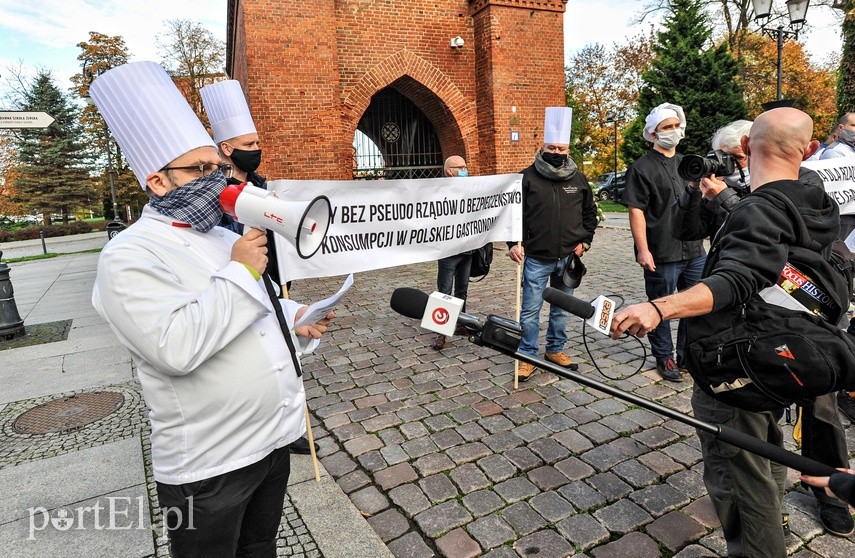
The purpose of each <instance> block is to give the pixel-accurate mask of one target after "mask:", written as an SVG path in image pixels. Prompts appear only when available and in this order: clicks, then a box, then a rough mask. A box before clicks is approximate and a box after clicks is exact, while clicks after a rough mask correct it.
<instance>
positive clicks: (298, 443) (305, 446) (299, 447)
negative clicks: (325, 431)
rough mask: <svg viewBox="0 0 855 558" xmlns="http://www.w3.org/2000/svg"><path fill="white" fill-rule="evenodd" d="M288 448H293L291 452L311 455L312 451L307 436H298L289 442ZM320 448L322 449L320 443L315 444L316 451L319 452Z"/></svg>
mask: <svg viewBox="0 0 855 558" xmlns="http://www.w3.org/2000/svg"><path fill="white" fill-rule="evenodd" d="M288 449H289V450H291V453H297V454H300V455H309V454H310V453H311V451H310V450H309V440H307V439H306V438H305V437H303V438H297V439H296V440H294V441H293V442H291V443H290V444H288ZM319 449H321V447H320V446H319V445H318V444H315V453H317V452H318V450H319Z"/></svg>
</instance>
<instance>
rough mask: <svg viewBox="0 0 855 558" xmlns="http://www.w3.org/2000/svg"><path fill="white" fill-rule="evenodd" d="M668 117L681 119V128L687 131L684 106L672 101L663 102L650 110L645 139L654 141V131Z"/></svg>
mask: <svg viewBox="0 0 855 558" xmlns="http://www.w3.org/2000/svg"><path fill="white" fill-rule="evenodd" d="M666 118H676V119H678V120H679V121H680V128H681V129H682V130H683V131H684V132H685V131H686V115H685V114H684V113H683V107H681V106H679V105H675V104H672V103H662V104H661V105H659V106H658V107H656V108H655V109H653V110H651V111H650V114H648V115H647V118H646V119H645V120H644V134H643V135H644V139H646V140H647V141H649V142H651V143H653V136H652V134H653V132H655V131H656V127H657V126H659V124H660V123H661V122H662V121H663V120H665V119H666Z"/></svg>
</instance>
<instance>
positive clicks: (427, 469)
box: [413, 453, 454, 477]
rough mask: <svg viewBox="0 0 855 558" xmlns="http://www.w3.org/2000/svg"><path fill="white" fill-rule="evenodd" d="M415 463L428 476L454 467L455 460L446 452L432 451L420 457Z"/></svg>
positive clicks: (420, 471)
mask: <svg viewBox="0 0 855 558" xmlns="http://www.w3.org/2000/svg"><path fill="white" fill-rule="evenodd" d="M413 465H414V466H415V467H416V470H417V471H418V472H419V474H420V475H421V476H423V477H428V476H430V475H434V474H436V473H441V472H442V471H448V470H449V469H453V468H454V462H453V461H452V460H451V459H449V458H448V456H447V455H445V454H444V453H431V454H429V455H425V456H423V457H419V458H418V459H416V460H415V461H414V462H413Z"/></svg>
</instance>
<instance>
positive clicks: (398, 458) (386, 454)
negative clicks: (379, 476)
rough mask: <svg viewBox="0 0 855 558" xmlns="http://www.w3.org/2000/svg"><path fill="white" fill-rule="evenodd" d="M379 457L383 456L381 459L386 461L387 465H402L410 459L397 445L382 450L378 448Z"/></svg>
mask: <svg viewBox="0 0 855 558" xmlns="http://www.w3.org/2000/svg"><path fill="white" fill-rule="evenodd" d="M380 455H382V456H383V459H385V460H386V463H388V464H389V465H395V464H397V463H402V462H404V461H407V460H408V459H410V456H409V455H407V452H405V451H404V448H402V447H401V446H400V445H398V444H392V445H387V446H385V447H383V448H380Z"/></svg>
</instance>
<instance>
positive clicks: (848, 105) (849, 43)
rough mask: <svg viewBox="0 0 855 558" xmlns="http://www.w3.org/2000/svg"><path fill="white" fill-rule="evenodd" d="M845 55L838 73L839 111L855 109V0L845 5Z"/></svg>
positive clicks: (841, 112) (847, 0)
mask: <svg viewBox="0 0 855 558" xmlns="http://www.w3.org/2000/svg"><path fill="white" fill-rule="evenodd" d="M843 13H844V16H843V55H842V56H841V57H840V72H839V73H838V75H837V112H838V113H839V114H843V113H845V112H849V111H852V110H855V0H846V2H844V5H843Z"/></svg>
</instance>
